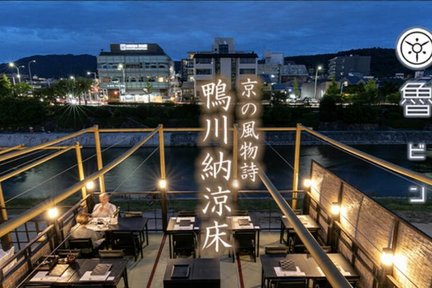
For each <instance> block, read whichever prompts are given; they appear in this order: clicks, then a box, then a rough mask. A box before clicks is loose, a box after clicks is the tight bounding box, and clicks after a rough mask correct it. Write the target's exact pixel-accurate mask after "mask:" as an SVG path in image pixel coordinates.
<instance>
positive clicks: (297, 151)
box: [291, 123, 301, 210]
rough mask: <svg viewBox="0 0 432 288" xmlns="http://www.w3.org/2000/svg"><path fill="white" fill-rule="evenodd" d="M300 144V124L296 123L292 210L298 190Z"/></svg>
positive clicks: (294, 207)
mask: <svg viewBox="0 0 432 288" xmlns="http://www.w3.org/2000/svg"><path fill="white" fill-rule="evenodd" d="M300 145H301V124H299V123H297V126H296V138H295V148H294V171H293V194H292V202H291V207H292V209H293V210H295V209H297V191H298V182H299V170H300Z"/></svg>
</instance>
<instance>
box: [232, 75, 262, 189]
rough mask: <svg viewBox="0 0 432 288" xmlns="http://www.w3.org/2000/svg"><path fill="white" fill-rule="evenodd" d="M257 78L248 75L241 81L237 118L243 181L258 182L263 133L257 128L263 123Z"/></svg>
mask: <svg viewBox="0 0 432 288" xmlns="http://www.w3.org/2000/svg"><path fill="white" fill-rule="evenodd" d="M258 84H259V83H258V81H257V79H253V78H251V77H248V78H246V79H243V80H242V81H240V87H241V88H240V89H241V90H240V92H239V95H238V100H239V103H238V108H237V118H238V119H239V121H238V124H239V135H240V137H239V138H240V139H239V168H240V178H241V180H242V181H243V182H249V183H253V184H254V183H257V178H258V177H257V175H258V171H259V169H260V168H259V166H260V165H259V162H260V155H261V153H259V152H260V151H259V147H260V142H261V141H262V140H263V139H262V138H263V135H261V134H260V133H258V131H257V128H259V127H260V125H261V121H260V119H261V109H260V107H261V104H260V103H261V94H260V93H259V89H257V88H258Z"/></svg>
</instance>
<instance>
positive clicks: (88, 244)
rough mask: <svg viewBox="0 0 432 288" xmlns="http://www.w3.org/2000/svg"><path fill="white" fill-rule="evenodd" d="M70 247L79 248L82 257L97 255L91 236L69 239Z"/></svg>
mask: <svg viewBox="0 0 432 288" xmlns="http://www.w3.org/2000/svg"><path fill="white" fill-rule="evenodd" d="M69 249H78V250H79V251H80V254H81V257H82V258H92V257H94V255H95V249H94V248H93V242H92V239H91V238H75V239H69Z"/></svg>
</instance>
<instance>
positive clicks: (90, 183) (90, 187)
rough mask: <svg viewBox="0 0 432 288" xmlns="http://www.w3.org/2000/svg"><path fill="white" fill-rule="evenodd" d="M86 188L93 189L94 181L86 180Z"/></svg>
mask: <svg viewBox="0 0 432 288" xmlns="http://www.w3.org/2000/svg"><path fill="white" fill-rule="evenodd" d="M86 188H87V189H89V190H93V189H94V188H95V183H94V182H93V181H90V182H87V184H86Z"/></svg>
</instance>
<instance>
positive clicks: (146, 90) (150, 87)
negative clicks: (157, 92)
mask: <svg viewBox="0 0 432 288" xmlns="http://www.w3.org/2000/svg"><path fill="white" fill-rule="evenodd" d="M143 90H144V93H145V94H147V97H148V103H150V94H151V93H152V92H153V85H152V84H151V83H150V81H148V80H147V82H146V84H145V87H144V89H143Z"/></svg>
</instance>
